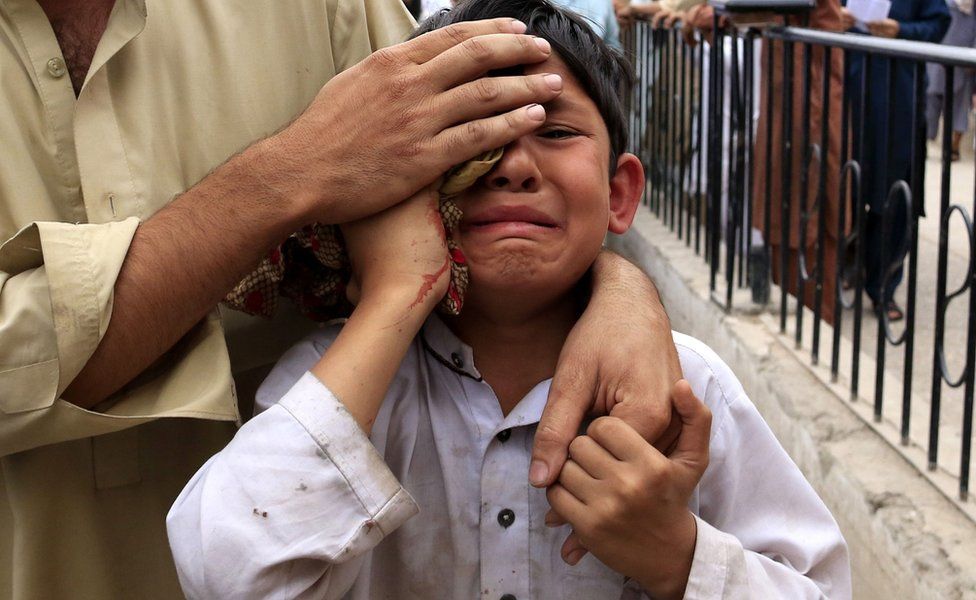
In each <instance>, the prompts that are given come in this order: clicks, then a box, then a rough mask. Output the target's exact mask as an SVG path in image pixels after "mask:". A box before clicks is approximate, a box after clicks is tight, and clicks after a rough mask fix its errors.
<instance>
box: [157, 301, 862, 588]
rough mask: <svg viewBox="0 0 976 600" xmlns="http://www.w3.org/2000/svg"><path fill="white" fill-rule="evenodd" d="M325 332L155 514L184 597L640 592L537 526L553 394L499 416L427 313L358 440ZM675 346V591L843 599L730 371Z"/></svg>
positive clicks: (543, 392) (796, 486)
mask: <svg viewBox="0 0 976 600" xmlns="http://www.w3.org/2000/svg"><path fill="white" fill-rule="evenodd" d="M338 330H339V328H338V327H331V328H327V329H323V330H319V331H317V332H315V333H314V334H312V335H311V336H310V337H309V338H308V339H306V340H305V341H304V342H303V343H301V344H299V345H297V346H295V347H293V348H292V349H291V350H290V351H289V352H288V353H286V354H285V356H284V357H283V358H282V359H281V361H280V362H279V363H278V366H277V367H276V368H275V370H274V371H273V372H272V373H271V375H270V376H269V377H268V379H267V380H266V381H265V382H264V384H263V385H262V387H261V389H260V391H259V392H258V400H257V402H258V410H261V409H266V410H264V411H263V412H262V413H261V414H259V415H258V416H256V417H255V418H254V419H252V420H251V421H250V422H248V423H247V424H246V425H244V427H243V428H241V430H240V431H239V432H238V433H237V436H236V437H235V438H234V440H233V441H232V442H231V443H230V444H229V445H228V446H227V447H226V448H225V449H224V450H223V451H221V452H220V453H219V454H217V455H216V456H214V457H213V458H211V459H210V461H208V462H207V464H206V465H204V466H203V468H201V469H200V471H199V472H198V473H197V474H196V476H194V478H193V479H192V480H191V481H190V483H189V484H187V486H186V488H185V489H184V490H183V492H182V493H181V494H180V496H179V498H178V499H177V500H176V503H175V504H174V505H173V508H172V509H171V510H170V513H169V516H168V518H167V526H168V529H169V536H170V544H171V546H172V549H173V554H174V557H175V559H176V565H177V570H178V572H179V576H180V581H181V583H182V584H183V588H184V590H185V592H186V593H187V595H188V596H189V597H191V598H224V597H235V598H241V597H250V598H272V597H274V598H294V597H300V596H301V597H309V598H353V599H366V598H396V599H401V598H425V599H433V598H483V599H491V600H498V599H501V598H505V600H511V598H513V597H514V598H516V599H522V600H527V599H529V598H579V599H587V600H593V599H599V598H641V597H645V596H644V595H643V593H642V592H641V590H640V589H639V587H638V586H637V584H636V582H634V581H629V582H625V580H624V577H623V576H621V575H619V574H617V573H615V572H614V571H612V570H610V569H609V568H607V567H605V566H604V565H603V564H602V563H600V561H599V560H597V559H596V558H595V557H593V556H592V555H587V556H586V557H585V558H583V560H582V561H581V562H580V563H579V564H578V565H577V566H575V567H571V566H569V565H567V564H565V563H564V562H563V561H562V559H561V558H560V554H559V550H560V547H561V545H562V543H563V540H564V539H565V537H566V535H567V534H568V533H569V526H563V527H560V528H555V529H553V528H549V527H546V526H545V525H544V523H543V520H544V516H545V513H546V511H547V510H548V508H549V506H548V502H547V501H546V497H545V492H544V490H539V489H536V488H533V487H532V486H530V485H529V483H528V470H529V459H530V455H531V447H532V439H533V434H534V431H535V426H536V424H537V423H538V421H539V418H540V416H541V414H542V410H543V407H544V405H545V402H546V397H547V393H548V390H549V384H550V381H544V382H542V383H540V384H538V385H537V386H536V387H535V388H534V389H533V390H532V391H531V392H529V394H528V395H527V396H526V397H525V398H523V399H522V400H521V402H520V403H519V404H518V405H517V406H516V407H515V409H514V410H512V412H511V413H510V414H509V415H508V416H505V417H503V416H502V413H501V410H500V408H499V405H498V401H497V398H496V397H495V395H494V393H493V392H492V390H491V388H490V387H489V386H488V385H487V384H486V383H485V382H484V381H483V380H482V379H481V376H480V375H479V373H478V371H477V369H476V368H475V366H474V360H473V355H472V351H471V348H470V347H468V346H466V345H464V344H463V343H461V342H460V341H459V340H458V339H457V338H456V337H455V336H454V335H453V334H452V333H451V331H450V330H449V329H448V328H447V327H446V326H445V325H444V324H443V323H442V322H441V321H440V320H439V319H437V318H436V317H432V318H431V319H429V320H428V322H427V324H426V325H425V326H424V329H423V330H422V332H421V335H419V336H418V337H417V339H416V340H415V342H414V343H413V344H412V346H411V347H410V350H409V351H408V353H407V356H406V358H405V359H404V360H403V362H402V364H401V365H400V368H399V371H398V373H397V375H396V377H395V379H394V381H393V384H392V385H391V387H390V390H389V392H388V394H387V396H386V398H385V400H384V403H383V405H382V408H381V410H380V412H379V414H378V416H377V418H376V421H375V424H374V426H373V430H372V435H371V436H370V437H369V438H367V437H366V435H365V434H364V433H363V431H362V430H361V429H360V428H359V426H358V425H357V424H356V423H355V421H354V420H353V419H352V417H351V416H350V415H349V414H348V413H347V412H346V410H345V409H344V407H343V406H342V404H341V403H340V402H339V401H338V400H337V399H336V398H335V397H334V396H333V395H332V394H331V393H330V392H329V390H328V389H327V388H326V387H325V386H324V385H323V384H322V383H320V382H319V381H318V380H317V379H316V378H315V377H314V376H313V375H311V374H310V373H307V370H308V369H309V368H310V367H311V366H312V365H313V364H315V362H316V361H317V360H318V359H319V357H320V356H321V355H322V354H323V353H324V351H325V349H326V348H327V347H328V346H329V344H331V343H332V341H333V340H334V339H335V336H336V334H337V333H338ZM675 342H676V344H677V347H678V353H679V356H680V358H681V365H682V369H683V371H684V376H685V378H686V379H688V381H689V382H690V383H691V386H692V389H693V390H694V392H695V394H696V396H698V397H699V398H701V399H702V400H703V401H704V402H705V403H706V404H707V405H708V407H709V408H710V409H711V410H712V413H713V421H712V433H711V442H710V444H711V446H710V452H711V462H710V465H709V467H708V469H707V470H706V471H705V474H704V476H703V477H702V480H701V482H700V485H699V486H698V488H697V489H696V491H695V494H694V496H693V497H692V499H691V502H690V506H689V508H690V509H691V510H692V511H693V512H694V513H695V514H696V515H697V516H698V538H697V544H696V548H695V556H694V562H693V565H692V569H691V575H690V578H689V581H688V586H687V591H686V598H743V599H744V598H763V599H766V598H790V599H799V598H821V597H825V596H826V597H830V598H850V596H851V581H850V568H849V564H848V555H847V547H846V545H845V543H844V539H843V537H842V536H841V533H840V530H839V529H838V527H837V524H836V523H835V522H834V519H833V518H832V517H831V515H830V513H829V512H828V510H827V508H826V507H825V506H824V504H823V502H821V500H820V498H818V497H817V494H816V493H815V492H814V491H813V489H812V488H811V487H810V485H809V484H808V483H807V481H806V480H805V479H804V478H803V475H802V474H801V473H800V471H799V470H798V469H797V467H796V466H795V465H794V464H793V462H792V461H791V460H790V458H789V457H788V456H787V455H786V453H785V452H784V451H783V449H782V448H781V447H780V445H779V443H778V442H777V441H776V439H775V438H774V437H773V434H772V432H770V430H769V428H768V427H767V426H766V424H765V422H764V421H763V420H762V418H761V417H760V416H759V414H758V412H757V411H756V409H755V407H754V406H753V405H752V403H751V402H750V401H749V399H748V398H747V397H746V395H745V393H744V392H743V390H742V387H741V386H740V384H739V382H738V381H737V380H736V379H735V377H734V376H733V375H732V373H731V371H730V370H729V368H728V367H727V366H726V365H725V364H724V363H723V362H722V361H721V360H720V359H719V358H718V357H717V356H716V355H715V354H714V353H713V352H712V351H711V350H710V349H708V348H707V347H706V346H705V345H704V344H702V343H701V342H699V341H697V340H695V339H692V338H690V337H688V336H684V335H681V334H675ZM279 399H280V401H279ZM507 595H510V596H507Z"/></svg>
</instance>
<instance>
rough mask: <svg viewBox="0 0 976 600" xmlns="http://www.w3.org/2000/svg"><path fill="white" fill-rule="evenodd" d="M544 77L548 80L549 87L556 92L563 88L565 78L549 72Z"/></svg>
mask: <svg viewBox="0 0 976 600" xmlns="http://www.w3.org/2000/svg"><path fill="white" fill-rule="evenodd" d="M542 79H543V80H544V81H545V82H546V85H548V86H549V89H550V90H552V91H554V92H558V91H559V90H561V89H563V78H562V77H560V76H559V75H556V74H555V73H549V74H547V75H546V76H545V77H543V78H542Z"/></svg>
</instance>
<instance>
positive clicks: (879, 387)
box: [874, 58, 897, 423]
mask: <svg viewBox="0 0 976 600" xmlns="http://www.w3.org/2000/svg"><path fill="white" fill-rule="evenodd" d="M884 64H885V66H886V67H887V72H888V73H887V74H888V85H887V88H888V97H887V101H886V102H885V103H884V105H885V107H886V110H887V111H888V113H887V115H886V118H885V125H884V128H885V129H884V131H885V136H884V138H882V139H883V140H884V144H882V148H883V151H884V157H885V160H884V163H883V165H879V164H878V161H877V160H875V161H874V168H875V169H877V168H881V167H883V168H884V172H885V174H886V175H887V174H889V173H891V171H892V164H891V155H892V152H890V151H889V150H888V145H889V144H890V143H891V136H892V132H893V131H894V125H895V111H894V110H893V109H894V106H893V103H894V102H895V67H896V66H897V65H896V64H895V59H893V58H888V59H887V60H886V61H885V63H884ZM884 181H885V188H888V187H889V186H888V179H887V177H886V178H885V180H884ZM877 193H878V190H875V194H877ZM885 193H886V195H887V189H886V190H885ZM876 200H880V198H877V199H876ZM889 200H891V198H890V197H889V198H887V199H886V200H885V201H884V205H883V206H880V207H878V206H875V207H874V208H875V209H877V208H880V209H881V216H882V218H881V232H882V233H881V269H882V273H883V272H885V271H887V270H888V250H889V246H891V244H890V243H889V238H890V237H891V235H890V227H889V224H890V222H891V219H889V218H888V214H889V213H890V212H891V211H890V210H889V209H890V208H891V207H890V206H889V205H888V202H889ZM886 279H887V277H885V276H884V275H882V276H881V289H880V291H879V293H880V294H881V297H880V298H878V299H877V302H878V303H879V304H878V306H880V308H881V310H880V311H879V312H878V315H877V316H878V335H877V345H876V353H877V357H878V358H877V362H876V363H875V368H874V421H875V422H876V423H880V422H881V411H882V404H883V403H884V371H885V351H886V350H887V347H888V338H887V336H885V322H886V321H887V315H886V310H887V309H886V308H885V302H884V296H885V291H884V288H885V283H886Z"/></svg>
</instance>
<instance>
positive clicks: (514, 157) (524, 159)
mask: <svg viewBox="0 0 976 600" xmlns="http://www.w3.org/2000/svg"><path fill="white" fill-rule="evenodd" d="M541 179H542V175H541V173H539V169H538V167H537V165H536V162H535V159H534V157H533V156H532V153H531V151H530V150H529V149H528V148H526V145H525V143H524V142H522V141H521V140H519V141H516V142H514V143H512V144H509V145H508V146H506V147H505V154H504V155H503V156H502V159H501V160H500V161H498V164H497V165H495V168H494V169H493V170H492V172H491V173H489V174H488V177H487V178H486V184H487V185H488V187H489V188H490V189H492V190H497V191H506V192H515V193H521V192H535V191H537V190H538V189H539V184H540V182H541Z"/></svg>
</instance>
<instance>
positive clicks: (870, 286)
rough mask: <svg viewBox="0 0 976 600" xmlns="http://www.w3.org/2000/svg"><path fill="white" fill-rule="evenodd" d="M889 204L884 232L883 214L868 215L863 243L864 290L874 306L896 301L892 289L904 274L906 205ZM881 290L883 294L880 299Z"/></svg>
mask: <svg viewBox="0 0 976 600" xmlns="http://www.w3.org/2000/svg"><path fill="white" fill-rule="evenodd" d="M888 204H890V205H891V206H888V207H887V208H888V224H887V229H886V226H885V223H884V218H883V216H882V213H880V212H878V211H874V210H870V211H868V213H867V222H866V223H865V231H864V233H865V236H864V237H865V239H864V242H865V244H864V261H865V265H864V266H865V282H864V290H865V291H866V292H867V293H868V296H870V297H871V299H872V300H874V301H875V302H881V301H884V302H888V301H889V300H893V299H894V297H895V288H897V287H898V284H899V283H901V280H902V275H903V272H904V270H905V269H904V262H905V254H906V251H907V248H905V247H904V246H905V243H906V240H907V237H908V216H907V215H906V214H905V203H904V201H903V200H902V199H901V198H894V199H892V200H891V201H890V202H889V203H888ZM882 289H883V290H884V294H883V295H882Z"/></svg>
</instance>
